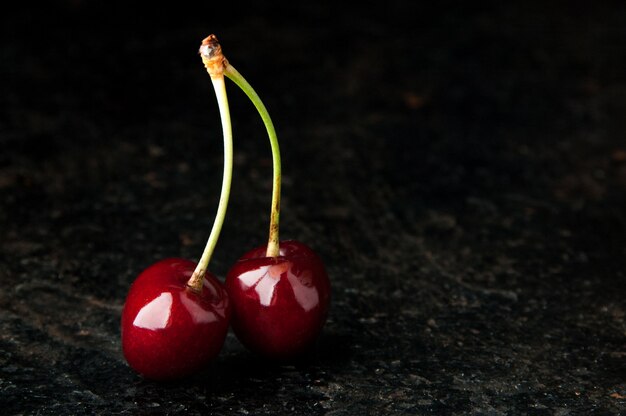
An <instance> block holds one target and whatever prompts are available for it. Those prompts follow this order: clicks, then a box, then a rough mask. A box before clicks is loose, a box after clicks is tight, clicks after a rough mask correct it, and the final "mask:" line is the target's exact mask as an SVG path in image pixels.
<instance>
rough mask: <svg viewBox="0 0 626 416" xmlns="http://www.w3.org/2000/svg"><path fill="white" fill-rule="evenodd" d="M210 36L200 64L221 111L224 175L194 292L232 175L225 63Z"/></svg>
mask: <svg viewBox="0 0 626 416" xmlns="http://www.w3.org/2000/svg"><path fill="white" fill-rule="evenodd" d="M212 36H213V35H211V36H209V37H208V38H206V39H205V40H204V41H203V42H202V46H201V47H200V55H201V56H202V61H203V62H204V65H205V66H206V68H207V72H209V75H210V76H211V82H212V83H213V89H214V90H215V96H216V98H217V104H218V107H219V110H220V117H221V121H222V134H223V136H224V174H223V177H222V191H221V194H220V201H219V204H218V206H217V214H216V215H215V221H214V222H213V228H212V229H211V234H210V235H209V239H208V241H207V243H206V246H205V248H204V251H203V252H202V257H201V258H200V261H199V262H198V265H197V266H196V269H195V270H194V272H193V274H192V275H191V278H190V279H189V281H187V285H188V286H189V287H190V288H191V289H193V290H194V291H196V292H200V291H202V285H203V280H204V275H205V274H206V271H207V268H208V266H209V261H211V256H212V255H213V251H214V250H215V246H216V244H217V240H218V239H219V236H220V232H221V231H222V225H223V224H224V218H225V217H226V207H227V206H228V198H229V196H230V184H231V180H232V175H233V132H232V127H231V123H230V110H229V108H228V96H227V95H226V85H225V82H224V74H223V67H224V62H225V60H224V59H223V56H222V55H221V49H219V44H217V50H215V49H207V46H211V42H215V43H216V42H217V38H215V37H214V36H213V37H212ZM203 48H204V49H203ZM220 57H221V59H220Z"/></svg>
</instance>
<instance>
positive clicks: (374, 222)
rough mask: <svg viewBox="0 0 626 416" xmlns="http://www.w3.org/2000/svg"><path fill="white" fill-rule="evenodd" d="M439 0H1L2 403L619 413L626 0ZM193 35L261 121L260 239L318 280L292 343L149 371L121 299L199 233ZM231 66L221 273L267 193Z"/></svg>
mask: <svg viewBox="0 0 626 416" xmlns="http://www.w3.org/2000/svg"><path fill="white" fill-rule="evenodd" d="M436 3H437V4H436V5H434V4H432V2H428V3H426V2H402V1H394V0H391V1H386V2H383V3H380V2H378V3H360V4H358V5H356V4H349V3H341V4H333V5H332V6H331V5H324V4H319V3H315V2H306V3H302V4H300V3H299V2H285V3H284V4H283V3H279V2H257V3H256V4H255V5H252V6H246V7H244V6H243V5H230V6H229V5H223V4H215V3H209V2H204V4H203V5H201V6H198V5H187V4H185V3H183V2H178V3H173V4H163V5H158V4H156V3H154V2H152V3H143V4H142V5H141V6H137V5H135V6H129V5H128V4H126V2H104V1H89V2H88V1H51V2H47V3H45V4H38V3H28V2H26V3H20V4H19V5H3V8H4V9H5V10H4V12H3V13H1V17H0V34H1V36H0V54H1V55H0V83H1V84H0V201H1V203H0V283H1V288H0V408H2V409H3V414H93V413H100V414H125V413H132V414H286V413H290V414H294V415H299V414H329V415H352V414H405V413H406V414H459V415H460V414H493V415H499V414H538V415H544V414H545V415H567V414H602V415H604V414H618V413H620V410H621V411H622V412H623V411H624V406H625V398H624V397H625V396H626V384H625V378H624V359H625V357H626V355H625V354H626V352H625V348H626V347H625V340H626V337H625V334H626V325H625V322H624V315H625V313H626V311H625V305H624V296H625V295H626V293H625V290H624V270H625V266H626V260H625V258H626V256H625V254H626V249H625V247H626V237H625V235H626V233H625V231H626V209H625V208H626V140H625V137H626V136H625V132H626V122H625V121H624V120H626V119H625V118H624V113H625V111H626V75H625V74H626V72H625V71H624V68H626V47H625V46H626V45H625V44H626V41H625V39H626V25H624V22H625V21H626V7H625V6H624V4H623V3H622V2H618V1H615V2H596V3H595V4H593V5H592V4H591V3H589V2H563V4H561V5H557V4H556V3H552V4H551V5H545V4H543V3H542V2H537V3H536V4H535V3H528V2H524V3H521V2H520V3H519V4H516V3H509V2H491V3H481V5H475V4H471V5H470V4H461V5H459V4H457V3H456V2H436ZM210 33H216V34H217V35H218V37H219V38H220V40H221V43H222V46H223V49H224V52H225V54H226V56H227V57H228V58H229V60H230V61H231V63H232V64H233V65H234V66H235V67H236V68H237V69H238V70H239V71H240V72H241V73H242V74H243V75H244V76H245V77H246V78H247V79H248V80H249V81H250V82H251V84H252V85H253V86H254V87H255V88H256V90H257V92H258V93H259V94H260V95H261V97H263V99H264V101H265V104H266V105H267V107H268V108H269V110H270V113H271V114H272V116H273V119H274V123H275V124H276V126H277V131H278V135H279V138H280V140H281V147H282V153H283V170H284V185H283V212H282V223H281V224H282V236H283V237H284V238H294V239H298V240H301V241H303V242H306V243H307V244H308V245H310V246H312V247H313V248H315V250H316V251H318V253H319V254H320V255H321V256H322V257H323V258H324V259H325V261H326V265H327V269H328V271H329V274H330V277H331V281H332V285H333V303H332V309H331V314H330V317H329V321H328V323H327V325H326V328H325V331H324V333H323V335H322V337H321V339H320V341H319V343H318V345H317V348H316V350H315V351H314V353H313V354H312V355H311V356H309V357H306V359H304V360H302V361H301V362H297V363H290V364H277V363H267V362H264V361H263V360H261V359H260V358H258V357H255V356H253V355H251V354H250V353H248V352H247V351H245V349H244V348H243V347H242V346H241V345H240V344H239V343H238V341H237V340H236V338H235V337H234V336H233V335H232V334H230V335H229V336H228V338H227V341H226V344H225V346H224V349H223V351H222V353H221V355H220V356H219V357H218V359H217V360H216V361H215V362H214V363H213V364H212V365H211V367H210V368H209V369H207V370H205V371H203V372H202V373H200V374H198V375H197V376H196V377H194V378H192V379H190V380H185V381H182V382H177V383H170V384H156V383H151V382H147V381H144V380H142V379H141V378H140V377H139V376H137V375H136V374H134V373H133V372H132V371H131V370H130V369H129V368H128V367H127V365H126V364H125V361H124V359H123V356H122V354H121V350H120V342H119V317H120V313H121V308H122V305H123V301H124V297H125V295H126V291H127V290H128V287H129V285H130V283H131V282H132V281H133V279H134V278H135V276H136V275H137V274H138V273H139V272H140V271H141V270H142V269H143V268H145V267H147V266H148V265H149V264H151V263H153V262H155V261H157V260H159V259H162V258H164V257H170V256H182V257H186V258H192V259H197V258H198V257H199V255H200V253H201V251H202V248H203V246H204V243H205V239H206V238H207V237H208V233H209V231H210V227H211V224H212V221H213V215H214V212H215V209H216V205H217V199H218V196H219V186H220V184H221V164H222V148H221V144H222V143H221V128H220V125H219V115H218V110H217V105H216V103H215V98H214V95H213V91H212V87H211V83H210V80H209V78H208V75H207V74H206V72H205V71H204V68H203V66H202V63H201V60H200V58H199V57H198V55H197V49H198V46H199V44H200V41H201V40H202V39H203V38H204V37H205V36H207V35H208V34H210ZM228 89H229V96H230V101H231V112H232V115H233V128H234V135H235V152H236V153H235V173H234V180H233V191H232V195H231V204H230V206H229V211H228V216H227V218H226V224H225V227H224V230H223V234H222V237H221V239H220V242H219V245H218V247H217V250H216V252H215V256H214V260H213V261H212V263H211V270H212V271H213V272H214V273H215V274H217V275H218V276H220V277H222V278H223V276H224V275H225V273H226V272H227V270H228V268H229V266H230V265H231V264H232V263H233V262H234V261H235V260H236V259H237V258H238V257H239V256H240V255H241V254H242V253H243V252H245V251H247V250H249V249H251V248H252V247H255V246H257V245H260V244H263V243H264V241H265V238H266V231H267V230H266V229H267V221H268V213H269V212H268V211H269V200H270V191H271V158H270V152H269V146H268V144H267V139H266V137H265V133H264V129H263V126H262V124H261V122H260V120H259V118H258V116H257V115H256V113H255V111H254V109H253V107H252V106H251V104H250V103H249V102H247V101H246V99H245V97H244V95H243V93H241V92H240V91H239V90H237V88H236V87H235V86H234V84H232V83H229V84H228Z"/></svg>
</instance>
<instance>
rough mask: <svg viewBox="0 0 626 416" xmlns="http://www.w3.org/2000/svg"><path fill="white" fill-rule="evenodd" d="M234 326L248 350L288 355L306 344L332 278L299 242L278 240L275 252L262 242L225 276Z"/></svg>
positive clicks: (323, 310) (320, 320) (317, 325)
mask: <svg viewBox="0 0 626 416" xmlns="http://www.w3.org/2000/svg"><path fill="white" fill-rule="evenodd" d="M226 290H227V291H228V294H229V297H230V300H231V302H232V304H233V317H232V326H233V330H234V331H235V334H236V335H237V337H238V338H239V340H240V341H241V342H242V343H243V344H244V345H245V346H246V347H247V348H248V349H250V350H251V351H253V352H256V353H259V354H261V355H264V356H267V357H271V358H275V359H289V358H293V357H294V356H296V355H299V354H301V353H302V352H304V351H306V350H307V349H309V348H310V347H311V346H312V344H313V343H314V341H315V339H316V338H317V336H318V335H319V333H320V331H321V329H322V326H323V325H324V322H325V321H326V316H327V314H328V306H329V303H330V282H329V280H328V275H327V274H326V271H325V269H324V265H323V263H322V261H321V259H320V258H319V257H318V256H317V254H315V252H314V251H313V250H311V249H310V248H309V247H307V246H306V245H304V244H302V243H300V242H298V241H283V242H281V243H280V255H279V256H278V257H266V247H259V248H256V249H254V250H251V251H249V252H248V253H246V254H244V255H243V256H242V257H241V258H240V259H239V260H238V261H237V263H235V265H234V266H233V267H232V269H231V270H230V271H229V273H228V276H227V277H226Z"/></svg>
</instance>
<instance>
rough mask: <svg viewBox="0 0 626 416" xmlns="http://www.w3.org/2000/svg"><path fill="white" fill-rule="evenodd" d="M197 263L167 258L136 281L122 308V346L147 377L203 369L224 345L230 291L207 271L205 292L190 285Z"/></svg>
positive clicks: (173, 375) (164, 377) (168, 376)
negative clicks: (198, 290) (195, 289)
mask: <svg viewBox="0 0 626 416" xmlns="http://www.w3.org/2000/svg"><path fill="white" fill-rule="evenodd" d="M195 267H196V264H195V263H194V262H192V261H189V260H184V259H176V258H172V259H166V260H162V261H160V262H158V263H155V264H153V265H152V266H150V267H148V268H147V269H146V270H144V271H143V272H142V273H141V274H140V275H139V277H137V279H136V280H135V282H134V283H133V284H132V286H131V288H130V291H129V292H128V296H127V298H126V303H125V304H124V310H123V312H122V348H123V351H124V356H125V357H126V361H128V364H129V365H130V366H131V367H132V368H133V369H134V370H135V371H137V372H138V373H140V374H142V375H143V376H144V377H146V378H149V379H154V380H168V379H176V378H180V377H185V376H187V375H190V374H191V373H193V372H195V371H197V370H199V369H201V368H202V367H203V366H204V365H206V364H207V363H208V362H209V361H210V360H211V359H212V358H214V357H215V356H216V355H217V354H218V353H219V351H220V349H221V348H222V345H223V344H224V339H225V338H226V332H227V331H228V323H229V319H230V308H231V307H230V303H229V299H228V295H227V293H226V290H225V289H224V287H223V286H222V284H221V283H220V282H219V281H218V280H217V279H216V278H215V277H214V276H213V275H211V274H209V273H207V274H206V276H205V278H204V282H203V288H202V291H201V292H196V291H194V290H192V289H191V288H189V287H188V286H187V281H188V280H189V278H190V277H191V274H192V273H193V271H194V268H195Z"/></svg>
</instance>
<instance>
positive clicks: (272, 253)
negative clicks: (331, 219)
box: [224, 64, 281, 257]
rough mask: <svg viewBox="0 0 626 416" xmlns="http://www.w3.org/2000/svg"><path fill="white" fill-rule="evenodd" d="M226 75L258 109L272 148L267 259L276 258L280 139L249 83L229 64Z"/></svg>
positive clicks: (278, 215)
mask: <svg viewBox="0 0 626 416" xmlns="http://www.w3.org/2000/svg"><path fill="white" fill-rule="evenodd" d="M224 75H226V76H227V77H228V78H229V79H230V80H231V81H233V82H234V83H235V84H237V86H238V87H239V88H241V89H242V90H243V92H244V93H246V95H247V96H248V98H249V99H250V101H252V104H254V106H255V107H256V109H257V111H258V112H259V115H260V116H261V118H262V119H263V123H264V124H265V129H266V130H267V134H268V136H269V139H270V145H271V147H272V162H273V165H274V174H273V186H272V210H271V213H270V232H269V240H268V242H267V253H266V255H267V257H276V256H278V255H279V253H280V247H279V242H278V231H279V230H278V229H279V221H280V182H281V171H280V149H279V147H278V137H276V131H275V130H274V124H273V123H272V119H271V118H270V115H269V113H268V112H267V109H266V108H265V105H263V101H261V98H260V97H259V96H258V94H257V93H256V91H254V89H253V88H252V86H251V85H250V84H248V81H246V79H245V78H244V77H243V76H242V75H241V74H240V73H239V72H238V71H237V70H236V69H235V68H233V66H232V65H230V64H227V65H225V68H224Z"/></svg>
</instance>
